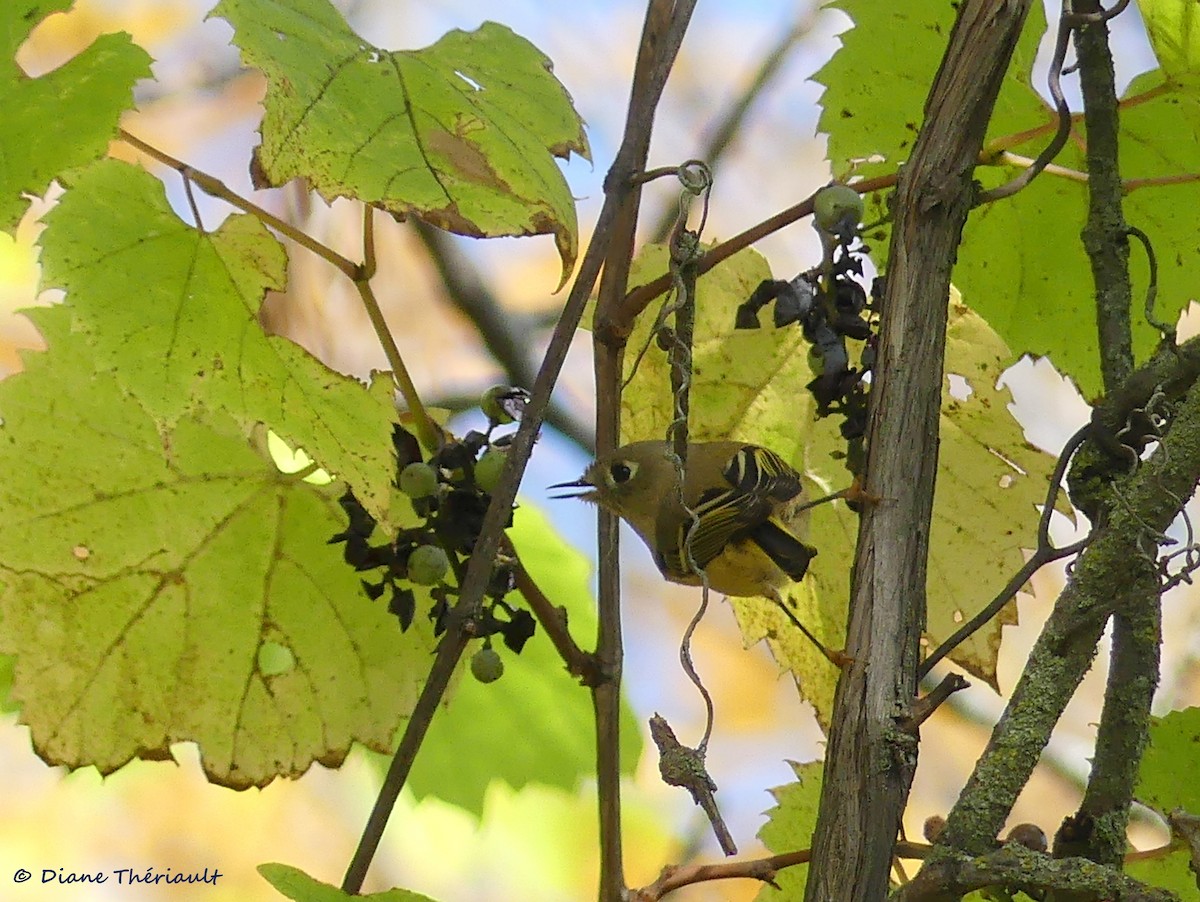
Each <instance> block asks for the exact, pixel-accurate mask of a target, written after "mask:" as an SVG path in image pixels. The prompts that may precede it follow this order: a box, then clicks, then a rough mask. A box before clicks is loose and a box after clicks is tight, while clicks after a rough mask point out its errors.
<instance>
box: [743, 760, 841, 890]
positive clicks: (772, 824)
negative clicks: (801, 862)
mask: <svg viewBox="0 0 1200 902" xmlns="http://www.w3.org/2000/svg"><path fill="white" fill-rule="evenodd" d="M791 765H792V770H793V771H795V772H796V782H795V783H788V784H787V785H785V786H777V787H775V788H774V789H772V790H771V795H773V796H774V797H775V807H774V808H771V809H770V810H769V811H767V822H766V823H765V824H763V826H762V829H760V830H759V831H758V838H759V839H761V840H762V841H763V845H765V846H766V847H767V848H768V849H770V850H771V851H772V852H774V853H775V854H777V855H781V854H783V853H784V852H794V851H795V850H796V849H807V848H808V847H809V846H811V845H812V835H813V829H814V828H815V827H816V826H817V809H818V807H819V806H820V802H821V775H822V771H823V769H824V766H823V765H822V763H821V762H820V761H813V762H811V763H809V764H797V763H796V762H794V761H793V762H791ZM807 883H808V868H807V867H791V868H784V869H783V870H781V871H779V872H778V873H777V874H775V884H776V885H775V886H770V885H768V884H765V883H764V884H763V887H762V889H760V890H759V891H758V895H757V896H755V897H754V898H755V902H779V900H784V899H803V898H804V887H805V886H806V885H807Z"/></svg>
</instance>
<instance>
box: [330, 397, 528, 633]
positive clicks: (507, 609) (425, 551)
mask: <svg viewBox="0 0 1200 902" xmlns="http://www.w3.org/2000/svg"><path fill="white" fill-rule="evenodd" d="M527 399H528V394H527V393H526V392H525V391H524V390H523V389H515V388H510V387H508V386H497V387H495V388H493V389H490V390H489V391H488V393H487V394H485V395H484V402H485V403H484V405H483V406H484V411H485V413H487V415H488V418H489V421H490V423H491V426H490V428H489V429H488V431H487V432H486V433H484V432H475V431H472V432H468V433H467V434H466V435H465V436H463V437H462V438H461V439H455V440H451V441H447V442H445V443H444V444H443V445H442V447H441V448H440V449H439V450H438V451H437V452H436V453H435V454H433V455H432V456H431V457H429V458H427V459H423V458H422V456H421V448H420V445H419V444H418V442H417V440H416V438H415V437H414V436H413V435H412V434H411V433H409V432H407V431H406V430H405V429H404V428H402V427H401V426H399V425H396V426H394V427H393V430H392V443H393V445H394V446H395V449H396V487H397V488H399V489H400V491H402V492H404V493H405V494H406V495H408V497H409V500H410V501H411V502H412V506H413V509H414V510H415V511H416V513H417V515H418V516H419V517H421V518H422V519H423V521H424V522H423V523H421V524H420V525H419V526H413V527H407V528H403V529H400V530H398V531H397V532H396V534H395V535H393V536H391V537H390V538H388V539H387V540H386V541H383V542H381V543H377V544H373V543H372V541H371V540H372V538H373V537H374V534H375V529H376V526H377V524H376V522H375V518H374V517H372V516H371V515H370V514H369V513H367V511H366V510H365V509H364V508H363V506H362V505H361V504H360V503H359V501H358V499H357V498H356V497H355V496H354V493H353V492H352V491H350V490H349V489H347V490H346V492H345V493H344V494H343V495H342V497H341V498H340V499H339V502H340V504H341V506H342V509H343V510H344V511H345V512H346V516H347V518H348V524H347V526H346V529H344V530H343V531H342V532H339V533H337V534H336V535H335V536H333V537H332V538H331V539H330V540H329V541H330V544H336V543H343V544H344V545H345V549H344V552H343V555H344V557H345V560H346V563H347V564H349V565H350V566H351V567H353V568H354V569H355V571H356V572H358V573H374V574H375V578H374V579H367V578H364V579H363V580H362V587H363V591H364V592H365V593H366V595H367V597H368V598H370V599H372V600H376V599H379V598H381V597H382V596H383V595H384V593H385V592H386V593H388V599H389V600H388V611H389V612H390V613H392V614H393V615H395V617H396V618H397V620H399V622H400V629H401V630H407V629H408V628H409V626H411V625H412V621H413V617H414V616H415V613H416V594H415V592H414V590H413V586H414V585H419V586H428V587H429V593H430V595H431V596H432V598H433V600H434V604H433V607H432V608H431V609H430V611H429V617H430V619H431V620H432V621H433V624H434V635H440V634H441V633H442V632H444V630H445V628H446V615H447V614H448V613H449V611H450V608H451V607H452V605H453V598H454V597H455V596H456V595H457V593H458V589H457V588H456V587H455V586H451V585H449V584H447V582H446V576H447V575H448V573H449V572H450V570H453V571H454V573H455V576H456V578H457V579H456V582H459V583H461V580H462V576H463V574H464V572H465V559H466V557H468V556H469V555H470V554H471V552H472V551H473V549H474V547H475V542H476V541H477V539H478V538H479V533H480V530H481V529H482V527H483V518H484V514H485V513H486V512H487V509H488V505H489V504H490V503H491V494H490V493H491V491H492V490H493V489H495V487H496V485H497V483H498V482H499V479H500V473H501V471H502V470H503V468H504V461H505V455H506V454H507V450H506V445H507V443H508V441H507V440H508V439H509V438H510V436H500V437H493V432H494V430H495V428H496V427H497V426H498V425H500V424H502V423H511V422H513V421H514V420H516V419H518V418H519V416H520V412H521V409H522V408H523V407H524V403H525V401H526V400H527ZM507 525H509V526H511V525H512V519H511V516H510V518H509V522H508V524H507ZM514 563H515V562H514V561H512V560H510V559H508V558H506V557H503V556H498V557H497V560H496V561H495V563H494V566H493V570H492V577H491V582H490V583H489V585H488V589H487V598H486V601H485V604H484V607H483V610H482V611H481V612H480V615H479V616H478V617H477V618H476V619H475V622H474V632H475V634H476V635H478V636H479V637H489V636H492V635H496V634H499V635H500V636H501V637H502V638H503V640H504V644H505V645H507V646H508V647H509V648H510V649H512V650H513V651H514V652H520V651H521V649H522V647H524V645H525V642H526V641H527V640H528V639H529V637H530V636H532V635H533V632H534V620H533V617H532V615H530V613H529V612H528V611H525V610H522V609H520V608H515V607H513V606H512V605H510V604H508V603H507V602H506V601H505V596H506V595H507V594H508V593H509V592H511V591H512V590H513V588H514V585H515V577H514V572H513V567H514ZM485 648H486V649H487V650H488V651H489V652H490V651H491V649H490V645H486V646H485ZM491 654H493V655H494V652H491Z"/></svg>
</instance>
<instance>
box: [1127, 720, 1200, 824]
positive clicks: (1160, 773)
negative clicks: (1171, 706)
mask: <svg viewBox="0 0 1200 902" xmlns="http://www.w3.org/2000/svg"><path fill="white" fill-rule="evenodd" d="M1198 747H1200V708H1185V709H1183V710H1182V711H1172V712H1171V713H1170V714H1168V715H1167V716H1166V717H1155V718H1153V719H1152V720H1151V723H1150V742H1149V744H1148V745H1147V746H1146V753H1145V754H1144V755H1143V756H1142V766H1141V771H1140V772H1139V774H1138V783H1137V789H1136V791H1135V793H1134V795H1135V797H1136V798H1137V800H1138V801H1139V802H1141V803H1142V804H1143V805H1148V806H1150V807H1151V808H1153V809H1155V810H1156V811H1158V812H1160V813H1162V814H1167V813H1168V812H1170V811H1173V810H1174V809H1176V808H1182V809H1183V810H1184V811H1192V812H1194V811H1200V786H1198V785H1197V783H1196V781H1195V780H1193V779H1192V775H1193V773H1194V772H1195V768H1196V749H1197V748H1198Z"/></svg>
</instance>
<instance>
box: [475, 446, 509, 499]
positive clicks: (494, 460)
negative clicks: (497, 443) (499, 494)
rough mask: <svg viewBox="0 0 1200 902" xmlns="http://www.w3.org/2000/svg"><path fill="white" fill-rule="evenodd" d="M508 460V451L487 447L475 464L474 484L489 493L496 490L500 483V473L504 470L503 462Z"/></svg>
mask: <svg viewBox="0 0 1200 902" xmlns="http://www.w3.org/2000/svg"><path fill="white" fill-rule="evenodd" d="M506 460H508V452H507V451H505V450H503V449H501V448H488V450H487V451H485V452H484V453H483V457H481V458H479V462H478V463H476V464H475V484H476V485H477V486H479V487H480V488H481V489H483V490H484V491H485V492H488V493H489V494H490V493H492V492H494V491H496V486H498V485H499V484H500V474H501V473H503V472H504V462H505V461H506Z"/></svg>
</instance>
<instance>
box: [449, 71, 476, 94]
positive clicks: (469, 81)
mask: <svg viewBox="0 0 1200 902" xmlns="http://www.w3.org/2000/svg"><path fill="white" fill-rule="evenodd" d="M454 74H455V75H457V76H458V77H459V78H461V79H462V80H463V81H465V82H466V83H467V84H469V85H470V86H471V87H472V88H474V89H475V90H476V91H482V90H483V85H481V84H480V83H479V82H477V81H476V80H475V79H473V78H471V76H469V75H464V74H463V73H461V72H459V71H458V70H457V69H455V70H454Z"/></svg>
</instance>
